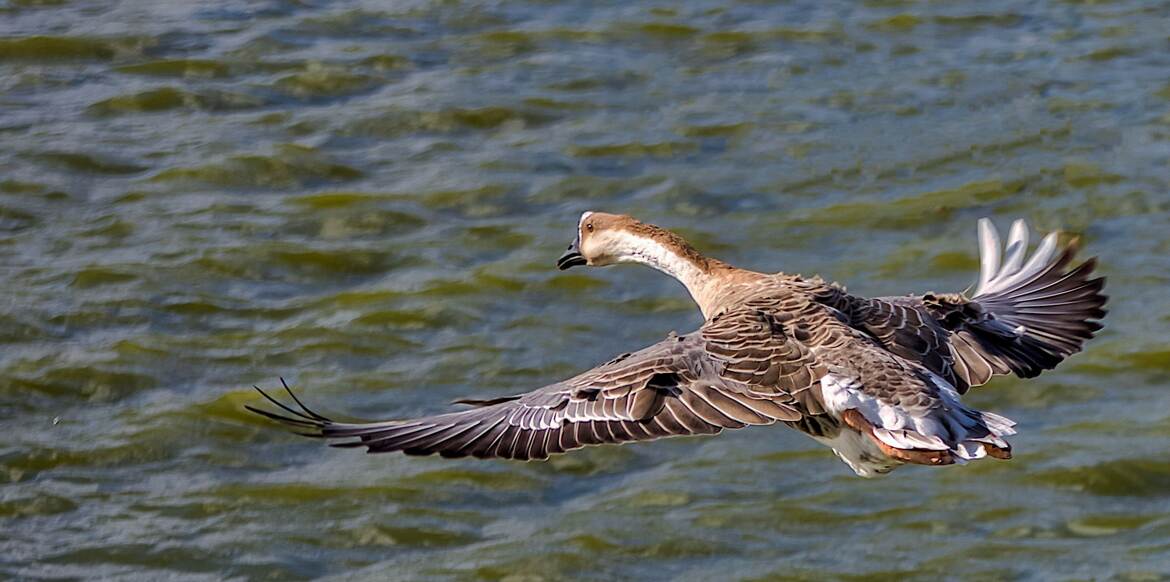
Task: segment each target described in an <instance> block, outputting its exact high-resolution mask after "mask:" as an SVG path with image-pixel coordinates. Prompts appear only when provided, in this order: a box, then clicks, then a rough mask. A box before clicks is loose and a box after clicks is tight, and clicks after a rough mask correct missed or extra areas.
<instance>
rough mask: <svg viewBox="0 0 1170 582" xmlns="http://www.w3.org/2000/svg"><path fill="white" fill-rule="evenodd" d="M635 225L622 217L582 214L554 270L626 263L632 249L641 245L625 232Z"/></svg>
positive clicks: (630, 220)
mask: <svg viewBox="0 0 1170 582" xmlns="http://www.w3.org/2000/svg"><path fill="white" fill-rule="evenodd" d="M635 224H639V223H638V221H637V220H635V219H634V218H633V217H630V216H625V215H622V214H607V213H605V212H586V213H584V214H582V215H581V219H580V220H578V221H577V236H576V237H574V238H573V242H572V243H571V244H569V249H568V250H567V251H565V254H563V255H561V258H559V259H557V268H558V269H560V270H562V271H564V270H565V269H570V268H572V267H577V266H582V265H588V266H590V267H604V266H606V265H612V264H614V263H618V262H621V261H622V260H629V257H630V256H631V255H633V254H634V253H635V252H636V247H638V246H641V245H639V243H638V241H636V240H633V238H634V237H632V236H630V235H631V231H630V230H628V229H629V227H631V226H633V225H635Z"/></svg>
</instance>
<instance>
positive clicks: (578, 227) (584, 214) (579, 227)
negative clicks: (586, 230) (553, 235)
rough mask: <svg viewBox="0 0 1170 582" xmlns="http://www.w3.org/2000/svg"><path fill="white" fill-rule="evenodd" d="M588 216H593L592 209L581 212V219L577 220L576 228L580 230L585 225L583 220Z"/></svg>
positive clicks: (587, 218)
mask: <svg viewBox="0 0 1170 582" xmlns="http://www.w3.org/2000/svg"><path fill="white" fill-rule="evenodd" d="M590 216H593V211H592V210H586V211H585V212H582V213H581V220H578V221H577V230H581V227H583V226H585V221H586V220H589V217H590Z"/></svg>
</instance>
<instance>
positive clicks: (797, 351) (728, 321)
mask: <svg viewBox="0 0 1170 582" xmlns="http://www.w3.org/2000/svg"><path fill="white" fill-rule="evenodd" d="M821 374H823V371H820V370H819V369H818V368H817V366H816V364H815V362H814V359H813V357H812V355H811V354H810V353H809V351H808V349H807V348H805V347H804V346H803V345H801V344H800V343H799V342H797V341H795V340H794V339H792V338H790V337H788V335H787V334H786V333H785V331H784V329H783V327H782V326H779V325H777V324H775V322H773V321H772V320H771V319H770V317H769V316H768V315H766V314H764V313H762V312H757V311H752V310H745V311H741V312H733V313H728V314H724V315H723V316H721V317H719V318H716V319H715V320H713V321H711V322H708V323H707V324H706V325H704V326H703V327H702V328H700V329H699V330H698V331H696V332H694V333H691V334H687V335H684V336H674V335H672V336H670V337H668V338H666V339H665V340H663V341H661V342H658V343H657V344H654V345H652V346H650V347H648V348H645V349H643V350H641V351H638V352H634V353H629V354H623V355H621V356H619V357H617V358H615V359H614V360H612V361H610V362H608V363H606V364H603V365H601V366H598V367H597V368H594V369H592V370H590V371H588V372H585V373H584V374H581V375H579V376H576V377H574V378H570V379H568V380H565V381H563V382H558V383H556V384H552V385H549V386H546V387H544V388H540V389H538V390H535V391H533V392H529V393H527V394H520V395H516V396H509V397H504V398H497V399H492V400H484V401H464V402H465V403H471V404H476V405H479V406H478V407H477V408H473V409H469V410H463V411H460V412H452V413H448V414H440V415H436V416H428V417H423V418H417V419H411V420H394V421H384V422H372V423H343V422H334V421H332V420H330V419H328V418H326V417H324V416H321V415H319V414H317V413H315V412H313V411H311V410H309V409H308V408H306V407H305V406H304V405H303V404H301V402H300V401H299V400H297V399H296V397H295V396H293V395H292V392H291V391H290V392H289V395H290V396H292V397H293V399H294V401H296V404H297V406H298V407H299V410H298V409H296V408H294V407H292V406H287V405H285V404H282V403H280V402H279V401H277V400H275V399H273V398H271V397H269V396H268V395H267V394H264V393H263V391H261V393H262V394H264V396H265V397H266V398H268V399H269V400H270V401H271V402H273V403H274V404H276V405H277V406H279V407H280V408H281V409H282V411H283V412H281V413H276V412H271V411H268V410H263V409H258V408H254V407H251V406H249V407H248V409H249V410H251V411H253V412H255V413H257V414H260V415H263V416H266V417H268V418H271V419H275V420H278V421H281V422H283V423H285V424H288V425H291V426H293V427H295V428H297V429H298V432H300V433H301V434H305V435H307V436H314V437H322V438H325V439H331V440H334V439H337V440H341V441H342V442H337V443H334V444H333V446H339V447H366V449H367V450H368V452H371V453H383V452H392V451H402V452H405V453H407V454H412V455H429V454H435V453H437V454H440V455H442V456H445V457H464V456H469V455H470V456H475V457H480V458H488V457H498V458H507V459H519V460H529V459H545V458H547V457H548V456H549V455H551V454H556V453H563V452H566V451H570V450H573V449H578V448H581V447H583V446H586V445H600V444H609V443H624V442H629V441H643V440H653V439H658V438H663V437H670V436H679V435H703V434H715V433H718V432H720V431H721V430H723V429H725V428H742V427H745V426H749V425H760V424H771V423H774V422H776V421H797V420H799V419H800V418H801V417H802V411H801V408H802V407H801V404H800V402H799V400H798V396H800V395H802V394H803V393H804V391H807V389H808V388H809V386H811V385H812V384H813V383H814V382H816V381H817V380H818V379H819V378H820V375H821ZM257 390H259V389H258V388H257Z"/></svg>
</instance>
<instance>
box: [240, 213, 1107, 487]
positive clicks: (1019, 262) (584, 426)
mask: <svg viewBox="0 0 1170 582" xmlns="http://www.w3.org/2000/svg"><path fill="white" fill-rule="evenodd" d="M979 243H980V255H981V268H980V276H979V282H978V285H977V287H976V288H975V291H974V292H973V293H972V294H971V296H970V297H968V296H966V295H965V294H961V293H950V294H936V293H926V294H923V295H907V296H901V297H879V298H864V297H859V296H855V295H851V294H849V293H847V292H846V291H845V289H844V288H842V287H840V286H838V285H836V284H833V283H827V282H825V281H822V280H821V279H819V278H804V277H800V276H796V275H786V274H783V273H778V274H765V273H757V272H753V271H748V270H745V269H739V268H736V267H733V266H731V265H729V264H727V263H724V262H722V261H719V260H716V259H712V258H708V257H705V256H704V255H702V254H701V253H699V252H698V251H697V250H695V249H694V247H692V246H691V245H690V244H688V243H687V242H686V241H685V240H683V239H682V238H681V237H679V236H678V235H676V234H674V233H672V232H670V231H667V230H665V229H662V228H659V227H656V226H653V225H649V224H645V223H642V222H639V221H637V220H635V219H633V218H631V217H629V216H623V215H615V214H605V213H600V212H586V213H585V214H583V215H582V216H581V218H580V220H579V221H578V225H577V237H576V240H574V242H573V244H572V245H570V247H569V250H568V252H567V253H565V255H564V256H562V257H561V259H560V260H559V261H558V267H560V268H561V269H567V268H571V267H574V266H586V265H587V266H605V265H610V264H615V263H625V262H631V263H640V264H644V265H647V266H650V267H653V268H655V269H658V270H659V271H662V272H664V273H666V274H668V275H670V276H672V277H674V278H675V279H677V280H678V281H679V282H681V283H682V284H683V285H684V286H685V287H686V288H687V291H688V292H689V293H690V295H691V297H692V298H693V299H694V300H695V303H696V304H697V305H698V307H699V309H700V310H701V311H702V313H703V316H704V318H705V321H704V323H703V325H702V326H700V327H699V329H697V330H695V331H693V332H691V333H688V334H685V335H675V334H671V335H670V336H668V337H667V338H665V339H664V340H662V341H660V342H658V343H656V344H654V345H651V346H649V347H647V348H645V349H642V350H640V351H637V352H632V353H627V354H622V355H620V356H618V357H616V358H614V359H613V360H611V361H609V362H607V363H605V364H602V365H600V366H597V367H595V368H593V369H591V370H589V371H587V372H584V373H582V374H580V375H578V376H575V377H573V378H569V379H567V380H564V381H562V382H558V383H555V384H551V385H549V386H545V387H543V388H539V389H537V390H535V391H532V392H528V393H525V394H518V395H514V396H506V397H502V398H495V399H491V400H464V401H461V402H462V403H464V404H470V405H472V406H473V408H470V409H465V410H461V411H457V412H450V413H446V414H439V415H435V416H428V417H423V418H417V419H409V420H391V421H383V422H370V423H342V422H334V421H332V420H330V419H328V418H325V417H324V416H321V415H319V414H317V413H315V412H313V411H311V410H309V409H308V408H306V407H304V406H303V405H302V404H301V402H300V401H299V400H296V397H295V395H292V393H291V391H290V392H289V395H290V396H292V397H293V399H294V400H295V401H296V407H294V406H290V405H286V404H283V403H281V402H279V401H277V400H276V399H273V398H271V397H269V396H268V395H267V394H264V393H263V392H261V393H262V394H264V396H265V397H266V398H268V399H269V400H270V401H271V402H272V403H273V404H275V405H277V406H279V407H280V408H281V411H280V412H273V411H269V410H264V409H259V408H254V407H250V406H249V407H248V408H249V409H250V410H252V411H253V412H256V413H258V414H261V415H264V416H266V417H269V418H273V419H276V420H279V421H281V422H284V423H286V424H289V425H292V426H293V427H296V428H297V429H298V431H299V432H301V433H302V434H307V435H309V436H316V437H322V438H325V439H329V440H333V441H335V442H334V443H333V444H334V446H341V447H364V448H366V449H367V451H368V452H371V453H381V452H391V451H402V452H405V453H407V454H421V455H427V454H435V453H437V454H440V455H443V456H445V457H463V456H475V457H480V458H490V457H496V458H508V459H519V460H531V459H546V458H548V456H549V455H552V454H558V453H564V452H568V451H571V450H574V449H577V448H581V447H584V446H587V445H601V444H610V443H625V442H631V441H642V440H653V439H657V438H663V437H669V436H681V435H709V434H717V433H719V432H721V431H722V430H724V429H732V428H744V427H747V426H752V425H767V424H774V423H783V424H786V425H788V426H790V427H792V428H795V429H797V430H800V431H802V432H804V433H806V434H808V435H809V436H811V437H812V438H814V439H815V440H817V441H818V442H821V443H823V444H825V445H827V446H829V447H830V448H832V449H833V451H834V452H835V453H836V454H837V456H839V457H840V458H841V459H842V460H843V461H844V462H845V463H846V464H847V465H849V467H850V468H851V469H853V471H854V472H855V473H857V474H858V475H860V476H862V477H873V476H877V475H881V474H885V473H888V472H889V471H890V470H892V469H894V468H896V467H898V466H900V465H903V464H907V463H910V464H924V465H949V464H956V463H959V464H962V463H966V462H968V461H973V460H976V459H982V458H985V457H993V458H998V459H1008V458H1010V457H1011V446H1010V445H1009V444H1008V442H1007V437H1009V436H1010V435H1012V434H1015V430H1014V428H1013V426H1014V425H1015V423H1013V422H1012V421H1011V420H1008V419H1007V418H1004V417H1002V416H999V415H997V414H993V413H990V412H983V411H979V410H975V409H972V408H970V407H968V406H966V405H964V404H963V403H962V401H961V395H962V394H964V393H966V392H967V390H969V389H970V388H972V387H974V386H979V385H981V384H984V383H986V382H987V381H989V380H990V379H991V378H992V377H994V376H996V375H1003V374H1015V375H1017V376H1020V377H1025V378H1026V377H1033V376H1036V375H1038V374H1040V373H1041V372H1042V371H1044V370H1048V369H1051V368H1053V367H1055V366H1056V365H1057V364H1058V363H1059V362H1061V361H1062V360H1063V359H1064V358H1066V357H1068V356H1069V355H1071V354H1073V353H1075V352H1078V351H1080V349H1081V347H1082V345H1083V344H1084V342H1085V341H1086V340H1088V339H1089V338H1091V337H1092V336H1093V334H1094V332H1096V331H1097V330H1099V329H1100V328H1101V325H1100V323H1099V322H1098V321H1097V320H1099V319H1101V318H1103V317H1104V315H1105V311H1104V310H1103V309H1102V307H1103V306H1104V304H1105V301H1106V298H1105V296H1103V295H1102V294H1101V290H1102V288H1103V286H1104V279H1102V278H1091V274H1092V271H1093V269H1094V266H1095V261H1094V260H1093V259H1090V260H1089V261H1086V262H1083V263H1080V264H1074V253H1075V249H1074V248H1073V247H1071V246H1070V247H1066V248H1063V249H1061V248H1059V245H1058V243H1057V237H1056V235H1055V234H1050V235H1048V236H1047V237H1045V238H1044V239H1043V240H1042V241H1041V243H1040V244H1039V245H1038V247H1037V248H1036V249H1035V250H1034V251H1033V252H1032V253H1030V254H1029V252H1028V248H1029V245H1028V229H1027V226H1026V225H1025V224H1024V223H1023V221H1016V222H1015V224H1013V226H1012V228H1011V231H1010V232H1009V235H1008V238H1007V241H1006V244H1005V245H1002V246H1001V242H1000V239H999V236H998V233H997V232H996V230H995V228H994V226H992V224H991V222H990V221H988V220H986V219H984V220H981V221H980V222H979ZM1001 249H1002V251H1001Z"/></svg>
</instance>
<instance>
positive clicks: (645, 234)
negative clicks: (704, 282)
mask: <svg viewBox="0 0 1170 582" xmlns="http://www.w3.org/2000/svg"><path fill="white" fill-rule="evenodd" d="M615 263H640V264H643V265H648V266H650V267H654V268H656V269H658V270H660V271H664V272H666V273H667V274H670V275H673V276H675V278H678V277H679V275H681V274H683V273H684V272H686V271H690V270H698V271H704V272H705V271H707V270H709V269H710V268H711V267H712V266H715V265H719V264H722V263H720V262H719V261H716V260H715V259H708V258H707V257H704V256H703V255H702V253H700V252H699V251H697V250H695V247H692V246H691V245H690V244H689V243H688V242H687V241H685V240H683V238H682V237H681V236H679V235H677V234H675V233H673V232H670V231H669V230H666V229H665V228H660V227H657V226H654V225H653V224H647V223H645V222H641V221H639V220H637V219H636V218H634V217H632V216H626V215H624V214H607V213H605V212H586V213H584V214H582V215H581V219H580V220H578V221H577V236H576V237H575V238H574V239H573V242H572V244H570V245H569V248H568V250H567V251H565V254H563V255H561V258H560V259H557V268H559V269H560V270H562V271H564V270H565V269H569V268H572V267H577V266H581V265H588V266H590V267H604V266H606V265H613V264H615Z"/></svg>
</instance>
